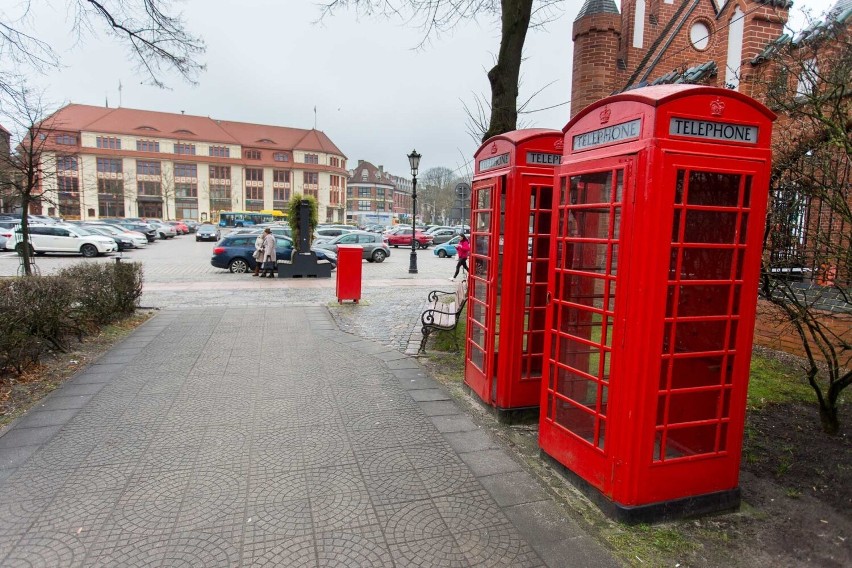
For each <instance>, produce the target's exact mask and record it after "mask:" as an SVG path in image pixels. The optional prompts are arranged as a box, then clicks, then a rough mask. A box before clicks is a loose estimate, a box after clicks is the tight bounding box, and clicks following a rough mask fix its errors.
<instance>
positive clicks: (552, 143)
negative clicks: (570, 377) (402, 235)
mask: <svg viewBox="0 0 852 568" xmlns="http://www.w3.org/2000/svg"><path fill="white" fill-rule="evenodd" d="M561 158H562V134H561V133H560V132H559V131H556V130H544V129H531V130H518V131H515V132H508V133H506V134H501V135H499V136H494V137H493V138H490V139H489V140H487V141H486V142H485V143H484V144H483V145H482V146H481V147H480V148H479V150H478V151H477V153H476V158H475V162H476V172H475V175H474V178H473V191H472V194H471V199H472V201H471V223H470V225H471V255H470V258H469V259H468V266H469V267H470V275H469V281H468V288H469V300H468V308H467V341H466V348H465V356H466V357H465V378H464V381H465V385H466V386H467V387H468V388H469V389H470V390H471V391H473V392H474V393H476V395H477V396H478V397H479V398H480V399H482V401H483V402H485V403H486V404H488V405H491V406H492V407H493V408H494V409H495V411H496V413H497V416H498V418H500V419H503V420H505V421H512V420H515V419H516V418H523V417H524V416H525V415H529V414H530V413H533V416H535V415H537V414H538V407H539V399H540V397H541V372H542V364H543V363H542V361H543V354H544V333H545V317H546V310H547V301H546V300H547V276H548V266H549V254H550V232H551V222H550V219H551V216H552V214H553V173H554V168H555V167H556V166H557V165H558V164H559V163H560V161H561Z"/></svg>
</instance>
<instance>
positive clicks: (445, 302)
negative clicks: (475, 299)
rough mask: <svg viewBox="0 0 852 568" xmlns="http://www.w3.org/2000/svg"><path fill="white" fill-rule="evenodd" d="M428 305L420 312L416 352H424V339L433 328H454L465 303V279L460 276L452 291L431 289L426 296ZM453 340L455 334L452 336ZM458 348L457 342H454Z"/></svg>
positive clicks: (445, 329)
mask: <svg viewBox="0 0 852 568" xmlns="http://www.w3.org/2000/svg"><path fill="white" fill-rule="evenodd" d="M426 299H427V301H428V302H429V307H428V308H426V310H424V311H423V313H422V314H420V323H421V324H422V326H423V327H422V328H421V331H422V332H423V339H421V340H420V350H419V351H418V353H426V340H428V339H429V334H431V333H432V331H433V330H436V329H441V330H444V331H450V330H454V329H455V328H456V325H457V324H458V323H459V315H460V314H461V312H462V310H463V309H464V306H465V304H466V303H467V279H466V278H462V279H461V280H460V281H459V283H458V285H457V286H456V289H455V290H454V291H452V292H445V291H443V290H432V291H431V292H429V295H428V296H427V297H426ZM453 341H455V336H453ZM456 349H458V343H456Z"/></svg>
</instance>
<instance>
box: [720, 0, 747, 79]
mask: <svg viewBox="0 0 852 568" xmlns="http://www.w3.org/2000/svg"><path fill="white" fill-rule="evenodd" d="M744 29H745V15H744V14H743V11H742V10H740V7H739V6H737V7H736V8H735V9H734V15H733V16H731V23H730V25H729V26H728V62H727V64H726V65H725V86H726V87H728V88H729V89H734V90H737V88H739V86H740V65H742V62H743V31H744Z"/></svg>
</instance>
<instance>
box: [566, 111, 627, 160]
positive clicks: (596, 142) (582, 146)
mask: <svg viewBox="0 0 852 568" xmlns="http://www.w3.org/2000/svg"><path fill="white" fill-rule="evenodd" d="M641 126H642V119H641V118H637V119H636V120H631V121H630V122H622V123H621V124H613V125H612V126H607V127H606V128H601V129H599V130H592V131H591V132H584V133H583V134H578V135H576V136H575V137H574V140H573V143H572V147H573V149H574V151H575V152H577V151H579V150H588V149H589V148H594V147H596V146H603V145H604V144H613V143H615V142H626V141H628V140H633V139H634V138H639V132H640V130H641Z"/></svg>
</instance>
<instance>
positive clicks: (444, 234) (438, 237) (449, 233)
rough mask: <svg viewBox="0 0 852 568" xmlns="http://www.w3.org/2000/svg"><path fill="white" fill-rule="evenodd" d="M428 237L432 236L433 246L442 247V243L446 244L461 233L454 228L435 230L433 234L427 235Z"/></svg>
mask: <svg viewBox="0 0 852 568" xmlns="http://www.w3.org/2000/svg"><path fill="white" fill-rule="evenodd" d="M426 234H427V235H432V244H436V245H440V244H442V243H446V242H447V241H450V240H452V239H454V238H455V237H457V236H458V235H459V232H458V231H457V230H455V229H453V228H452V227H447V228H444V227H442V228H440V229H435V230H434V231H432V232H431V233H426Z"/></svg>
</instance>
